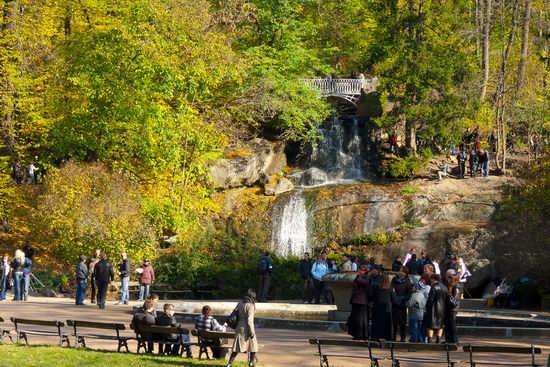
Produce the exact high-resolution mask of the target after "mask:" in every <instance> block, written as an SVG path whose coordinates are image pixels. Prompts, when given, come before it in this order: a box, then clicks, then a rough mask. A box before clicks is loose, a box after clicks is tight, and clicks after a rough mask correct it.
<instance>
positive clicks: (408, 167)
mask: <svg viewBox="0 0 550 367" xmlns="http://www.w3.org/2000/svg"><path fill="white" fill-rule="evenodd" d="M427 163H428V160H427V159H426V158H422V157H417V156H414V155H409V156H406V157H403V158H398V157H395V156H392V157H389V158H387V159H385V160H384V162H383V164H382V170H383V172H384V173H385V174H386V175H387V176H389V177H395V178H397V177H410V176H411V175H415V174H417V173H418V172H419V171H420V170H422V169H423V168H425V167H426V165H427Z"/></svg>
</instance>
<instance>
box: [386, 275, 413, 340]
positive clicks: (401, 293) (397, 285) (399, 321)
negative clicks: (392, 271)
mask: <svg viewBox="0 0 550 367" xmlns="http://www.w3.org/2000/svg"><path fill="white" fill-rule="evenodd" d="M391 287H392V289H393V291H394V297H393V298H392V307H391V313H392V319H393V334H394V335H395V337H396V338H397V329H398V328H399V335H400V336H401V339H400V341H402V342H404V341H405V336H406V328H407V305H406V302H407V299H408V298H409V296H410V294H411V289H412V284H411V281H410V279H409V268H407V267H406V266H402V267H401V269H399V274H398V275H397V276H395V277H393V279H392V281H391Z"/></svg>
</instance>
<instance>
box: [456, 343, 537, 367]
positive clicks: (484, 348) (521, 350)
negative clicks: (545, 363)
mask: <svg viewBox="0 0 550 367" xmlns="http://www.w3.org/2000/svg"><path fill="white" fill-rule="evenodd" d="M463 350H464V352H468V353H469V354H470V366H471V367H475V366H476V365H478V364H481V365H490V364H496V365H498V364H499V362H495V361H487V360H485V361H483V360H481V361H475V360H474V353H491V352H495V353H510V354H530V355H531V364H528V363H519V362H517V363H514V362H508V363H502V364H500V365H503V366H531V367H538V366H542V365H540V364H537V362H536V360H535V354H541V353H542V349H541V348H538V347H535V346H534V345H531V346H530V347H506V346H503V347H500V346H494V345H490V346H488V345H471V344H469V345H465V346H464V347H463Z"/></svg>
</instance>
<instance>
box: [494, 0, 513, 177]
mask: <svg viewBox="0 0 550 367" xmlns="http://www.w3.org/2000/svg"><path fill="white" fill-rule="evenodd" d="M518 8H519V0H516V1H514V4H513V7H512V21H511V26H510V33H509V35H508V43H507V44H506V49H505V51H504V53H503V54H502V62H501V64H500V73H499V77H498V82H497V88H496V92H495V98H494V101H495V109H496V125H497V126H496V128H497V136H498V137H499V138H498V144H497V151H496V156H495V162H496V166H497V168H498V169H500V170H502V172H503V173H505V172H506V121H505V103H504V99H505V94H506V70H507V68H508V60H509V59H510V52H511V50H512V46H513V44H514V38H515V35H516V28H517V13H518Z"/></svg>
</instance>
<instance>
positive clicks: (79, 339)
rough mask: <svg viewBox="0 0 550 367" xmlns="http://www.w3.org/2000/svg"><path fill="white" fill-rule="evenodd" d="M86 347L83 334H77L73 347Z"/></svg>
mask: <svg viewBox="0 0 550 367" xmlns="http://www.w3.org/2000/svg"><path fill="white" fill-rule="evenodd" d="M80 347H84V348H86V339H85V338H84V337H83V336H80V335H77V337H76V345H75V348H80Z"/></svg>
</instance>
